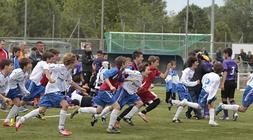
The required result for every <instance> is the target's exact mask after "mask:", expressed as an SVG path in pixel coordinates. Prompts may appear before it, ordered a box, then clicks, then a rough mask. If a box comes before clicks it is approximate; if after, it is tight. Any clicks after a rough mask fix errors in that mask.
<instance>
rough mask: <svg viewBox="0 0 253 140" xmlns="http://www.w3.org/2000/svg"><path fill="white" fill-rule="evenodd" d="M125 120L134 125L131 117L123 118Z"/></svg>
mask: <svg viewBox="0 0 253 140" xmlns="http://www.w3.org/2000/svg"><path fill="white" fill-rule="evenodd" d="M123 121H125V122H126V123H128V124H129V125H131V126H134V123H133V121H132V119H131V118H123Z"/></svg>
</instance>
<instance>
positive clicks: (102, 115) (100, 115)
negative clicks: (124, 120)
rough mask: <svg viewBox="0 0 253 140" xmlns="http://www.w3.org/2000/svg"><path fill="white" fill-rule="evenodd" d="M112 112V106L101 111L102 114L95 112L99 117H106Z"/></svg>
mask: <svg viewBox="0 0 253 140" xmlns="http://www.w3.org/2000/svg"><path fill="white" fill-rule="evenodd" d="M110 112H111V107H110V106H107V107H105V108H104V109H103V111H102V112H101V113H100V114H95V117H96V118H98V117H105V116H106V115H107V114H108V113H110Z"/></svg>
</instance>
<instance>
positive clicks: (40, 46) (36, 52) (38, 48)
mask: <svg viewBox="0 0 253 140" xmlns="http://www.w3.org/2000/svg"><path fill="white" fill-rule="evenodd" d="M44 51H45V44H44V43H43V42H41V41H38V42H36V44H35V48H34V49H32V52H31V54H30V59H31V60H32V66H33V68H34V67H35V66H36V65H37V63H38V62H39V61H41V60H42V55H43V53H44Z"/></svg>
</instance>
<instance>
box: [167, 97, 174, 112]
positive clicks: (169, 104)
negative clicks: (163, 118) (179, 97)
mask: <svg viewBox="0 0 253 140" xmlns="http://www.w3.org/2000/svg"><path fill="white" fill-rule="evenodd" d="M172 106H173V104H172V100H171V99H169V100H168V109H169V111H170V110H171V107H172Z"/></svg>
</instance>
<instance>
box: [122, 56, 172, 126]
mask: <svg viewBox="0 0 253 140" xmlns="http://www.w3.org/2000/svg"><path fill="white" fill-rule="evenodd" d="M159 61H160V58H159V57H157V56H149V58H148V63H149V66H148V67H146V70H145V72H144V73H147V75H146V76H144V78H143V82H142V86H141V87H140V89H139V90H138V92H137V95H138V96H139V97H140V98H141V100H142V102H143V103H144V104H146V105H147V107H146V108H145V109H144V110H142V111H140V112H138V116H139V117H141V118H142V119H143V120H144V121H145V122H149V120H148V118H147V116H146V114H147V113H148V112H150V111H151V110H153V109H155V108H156V107H157V106H158V105H159V104H160V99H159V98H158V97H157V95H156V94H155V93H154V92H152V91H151V90H150V89H151V84H152V83H153V81H154V79H155V78H156V77H161V78H165V77H166V75H167V74H168V70H169V65H167V68H166V71H165V73H161V72H160V71H159V70H158V66H159ZM133 109H134V108H133ZM133 109H132V110H133ZM132 110H131V111H132ZM135 110H136V111H138V110H137V109H135ZM131 111H130V112H129V113H128V114H127V115H126V116H125V119H128V120H129V119H131V118H132V117H133V115H134V113H131Z"/></svg>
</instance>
